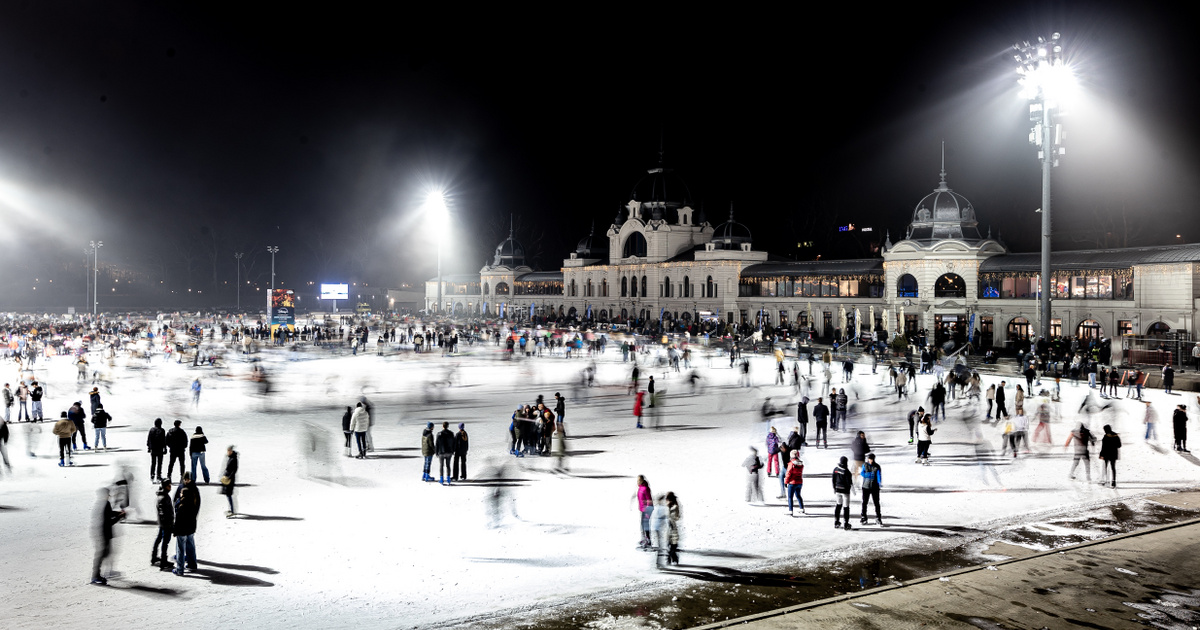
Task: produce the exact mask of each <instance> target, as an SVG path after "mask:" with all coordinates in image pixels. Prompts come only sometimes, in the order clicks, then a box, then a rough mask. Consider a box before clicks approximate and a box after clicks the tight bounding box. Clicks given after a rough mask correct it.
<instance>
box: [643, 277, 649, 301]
mask: <svg viewBox="0 0 1200 630" xmlns="http://www.w3.org/2000/svg"><path fill="white" fill-rule="evenodd" d="M647 286H648V285H647V283H646V276H642V297H646V287H647Z"/></svg>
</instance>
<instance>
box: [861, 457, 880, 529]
mask: <svg viewBox="0 0 1200 630" xmlns="http://www.w3.org/2000/svg"><path fill="white" fill-rule="evenodd" d="M860 475H861V476H862V493H863V494H862V519H861V520H859V523H861V524H863V525H866V524H867V501H868V500H871V501H874V502H875V524H876V525H883V512H881V511H880V509H879V489H880V488H881V487H882V486H883V469H882V468H881V467H880V466H879V464H876V463H875V454H874V453H867V462H866V463H865V464H863V467H862V473H860Z"/></svg>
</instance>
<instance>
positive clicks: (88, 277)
mask: <svg viewBox="0 0 1200 630" xmlns="http://www.w3.org/2000/svg"><path fill="white" fill-rule="evenodd" d="M91 255H92V250H91V249H89V248H87V247H85V248H83V308H87V303H88V302H91V301H92V270H91V269H89V267H90V266H91V265H90V264H89V263H88V261H87V259H88V258H89V257H91Z"/></svg>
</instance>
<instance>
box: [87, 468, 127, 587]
mask: <svg viewBox="0 0 1200 630" xmlns="http://www.w3.org/2000/svg"><path fill="white" fill-rule="evenodd" d="M96 494H97V497H98V500H97V502H96V516H95V523H96V554H95V555H94V556H93V557H92V584H97V585H101V586H102V585H105V584H108V580H106V579H105V578H104V576H103V575H101V573H100V570H101V566H102V565H103V564H104V562H105V561H108V560H109V556H111V555H112V539H113V525H116V524H117V523H118V522H120V520H121V519H123V518H125V513H124V512H119V511H117V510H114V509H113V507H112V503H110V502H109V496H108V488H100V489H99V490H97V491H96ZM111 569H112V563H111V561H109V570H111Z"/></svg>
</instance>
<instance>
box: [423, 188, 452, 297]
mask: <svg viewBox="0 0 1200 630" xmlns="http://www.w3.org/2000/svg"><path fill="white" fill-rule="evenodd" d="M424 208H425V217H426V221H428V222H429V228H430V229H432V230H433V233H434V238H435V239H437V303H436V305H434V307H433V312H434V313H441V312H442V241H444V240H445V239H446V230H447V229H448V228H449V224H450V209H449V208H447V207H446V196H445V194H444V193H442V191H440V190H433V191H430V192H429V193H428V194H427V195H426V197H425V206H424Z"/></svg>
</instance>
